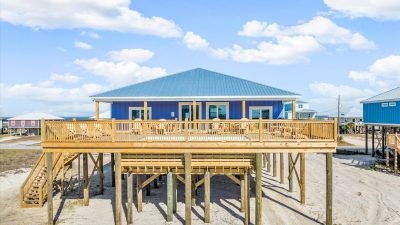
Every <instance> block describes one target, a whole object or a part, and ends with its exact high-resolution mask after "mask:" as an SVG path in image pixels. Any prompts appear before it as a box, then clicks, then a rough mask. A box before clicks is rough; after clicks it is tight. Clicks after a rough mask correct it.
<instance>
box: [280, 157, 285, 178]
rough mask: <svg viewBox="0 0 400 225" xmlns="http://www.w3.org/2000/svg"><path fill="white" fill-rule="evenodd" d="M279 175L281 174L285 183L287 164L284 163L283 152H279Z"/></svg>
mask: <svg viewBox="0 0 400 225" xmlns="http://www.w3.org/2000/svg"><path fill="white" fill-rule="evenodd" d="M279 160H280V162H279V169H280V172H279V175H280V183H281V184H283V183H285V164H284V161H283V160H284V156H283V153H279Z"/></svg>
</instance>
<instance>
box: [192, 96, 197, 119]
mask: <svg viewBox="0 0 400 225" xmlns="http://www.w3.org/2000/svg"><path fill="white" fill-rule="evenodd" d="M196 106H197V104H196V101H193V118H192V119H193V122H196V120H197V107H196Z"/></svg>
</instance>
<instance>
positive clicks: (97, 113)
mask: <svg viewBox="0 0 400 225" xmlns="http://www.w3.org/2000/svg"><path fill="white" fill-rule="evenodd" d="M95 103H96V114H95V118H96V120H99V108H100V104H99V101H95Z"/></svg>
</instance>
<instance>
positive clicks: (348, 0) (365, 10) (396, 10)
mask: <svg viewBox="0 0 400 225" xmlns="http://www.w3.org/2000/svg"><path fill="white" fill-rule="evenodd" d="M324 2H325V4H326V5H327V6H328V7H330V8H331V9H333V10H336V11H339V12H341V13H343V14H345V15H347V16H350V17H353V18H355V17H371V18H376V19H385V20H399V19H400V1H399V0H324Z"/></svg>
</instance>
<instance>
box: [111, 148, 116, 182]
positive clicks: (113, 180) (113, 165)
mask: <svg viewBox="0 0 400 225" xmlns="http://www.w3.org/2000/svg"><path fill="white" fill-rule="evenodd" d="M111 187H115V157H114V153H111Z"/></svg>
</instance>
